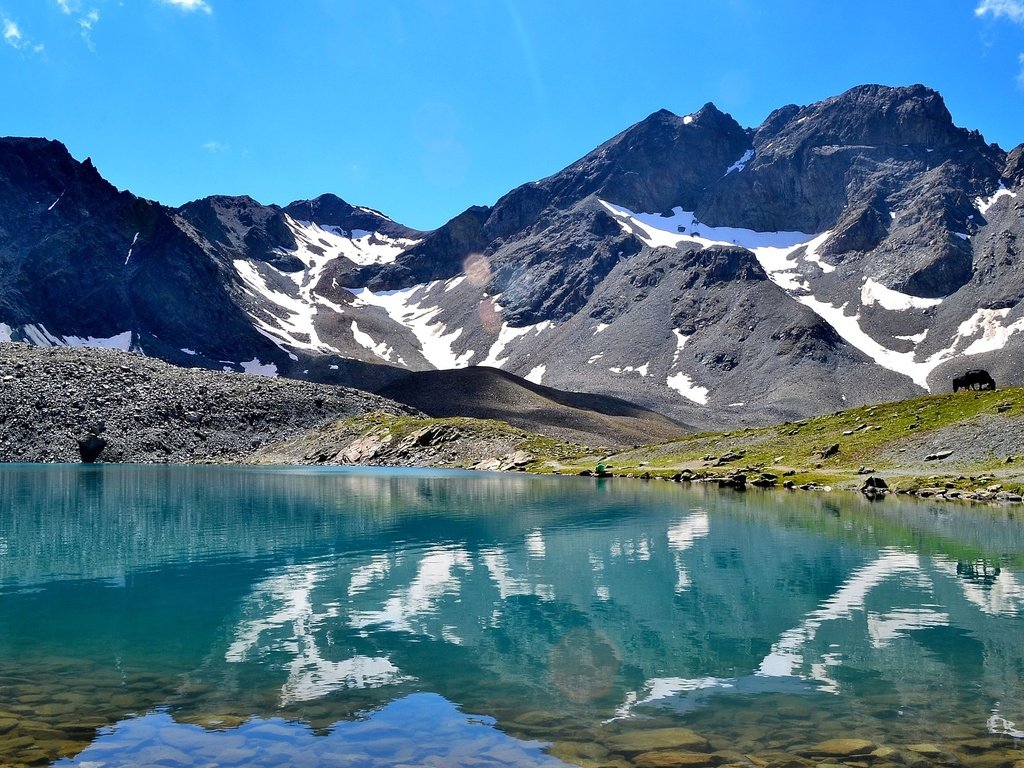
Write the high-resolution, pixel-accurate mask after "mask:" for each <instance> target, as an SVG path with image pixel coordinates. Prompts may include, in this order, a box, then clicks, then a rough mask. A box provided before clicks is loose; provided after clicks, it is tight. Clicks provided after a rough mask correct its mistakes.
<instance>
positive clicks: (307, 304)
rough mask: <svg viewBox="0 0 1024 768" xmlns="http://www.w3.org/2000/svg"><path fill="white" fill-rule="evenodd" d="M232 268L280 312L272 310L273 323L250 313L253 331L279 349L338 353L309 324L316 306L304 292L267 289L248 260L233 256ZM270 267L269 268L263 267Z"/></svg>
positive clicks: (262, 279) (311, 323)
mask: <svg viewBox="0 0 1024 768" xmlns="http://www.w3.org/2000/svg"><path fill="white" fill-rule="evenodd" d="M233 263H234V266H235V271H236V272H238V276H239V277H241V278H242V281H243V282H244V283H245V285H246V286H247V287H248V288H249V290H250V292H251V293H252V294H253V295H255V296H258V297H262V298H263V299H265V300H266V301H267V302H269V303H270V304H272V305H275V306H276V307H277V308H278V309H279V310H280V312H281V314H283V315H284V317H280V316H278V314H277V313H274V320H273V323H271V322H270V321H268V320H266V319H264V317H262V316H260V315H257V314H253V313H250V315H249V316H250V317H251V318H252V320H253V323H254V324H255V327H256V330H257V331H259V332H260V333H262V334H263V335H264V336H266V337H267V338H268V339H270V340H271V341H273V342H274V343H275V344H276V345H277V346H278V347H280V348H281V349H283V350H285V351H288V348H289V347H291V348H294V349H308V350H311V351H313V352H338V350H337V349H335V348H334V347H332V346H330V345H329V344H326V343H325V342H323V341H321V339H320V337H319V335H317V332H316V328H315V327H314V325H313V318H314V317H315V316H316V313H317V307H316V306H315V305H314V304H313V303H312V302H311V300H310V298H309V296H308V294H307V295H305V296H303V295H299V296H291V295H289V294H287V293H282V292H281V291H276V290H274V289H273V288H271V287H270V286H269V285H268V284H267V281H266V279H265V278H264V277H263V275H261V274H260V272H259V271H258V270H257V269H256V267H255V266H254V265H253V264H252V262H250V261H246V260H245V259H235V261H234V262H233ZM267 269H271V267H267Z"/></svg>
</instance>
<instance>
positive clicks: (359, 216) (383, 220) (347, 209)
mask: <svg viewBox="0 0 1024 768" xmlns="http://www.w3.org/2000/svg"><path fill="white" fill-rule="evenodd" d="M284 211H285V213H287V214H288V215H289V216H291V217H292V218H293V219H296V220H298V221H311V222H314V223H316V224H319V225H320V226H328V227H338V228H339V229H343V230H345V231H346V232H353V231H355V230H361V231H365V232H380V233H381V234H384V235H387V236H389V237H402V238H416V237H418V236H420V235H421V234H422V233H421V232H419V231H418V230H415V229H411V228H409V227H406V226H403V225H401V224H399V223H398V222H396V221H393V220H392V219H391V218H389V217H388V216H385V215H384V214H383V213H381V212H380V211H375V210H374V209H372V208H366V207H365V206H356V205H351V204H349V203H347V202H346V201H344V200H342V199H341V198H340V197H338V196H337V195H332V194H325V195H320V196H319V197H315V198H313V199H312V200H296V201H295V202H293V203H289V204H288V205H286V206H285V208H284Z"/></svg>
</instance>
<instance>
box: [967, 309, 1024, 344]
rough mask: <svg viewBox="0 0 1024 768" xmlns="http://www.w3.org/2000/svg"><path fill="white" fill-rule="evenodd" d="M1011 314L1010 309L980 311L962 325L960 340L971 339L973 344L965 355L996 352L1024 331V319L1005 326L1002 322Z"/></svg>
mask: <svg viewBox="0 0 1024 768" xmlns="http://www.w3.org/2000/svg"><path fill="white" fill-rule="evenodd" d="M1008 314H1010V310H1009V309H979V310H978V311H977V312H975V313H974V315H972V316H971V317H969V318H968V319H967V320H964V322H962V323H960V327H959V328H957V338H958V339H970V338H974V337H975V336H978V338H976V339H974V341H973V342H971V344H970V346H968V347H967V348H966V349H965V350H964V351H963V354H965V355H979V354H981V353H982V352H994V351H995V350H999V349H1002V348H1003V347H1005V346H1006V342H1007V341H1009V339H1010V337H1011V336H1012V335H1013V334H1015V333H1019V332H1020V331H1022V330H1024V318H1021V319H1020V320H1017V321H1016V322H1013V323H1010V325H1006V326H1004V325H1003V324H1002V321H1003V320H1005V319H1006V316H1007V315H1008Z"/></svg>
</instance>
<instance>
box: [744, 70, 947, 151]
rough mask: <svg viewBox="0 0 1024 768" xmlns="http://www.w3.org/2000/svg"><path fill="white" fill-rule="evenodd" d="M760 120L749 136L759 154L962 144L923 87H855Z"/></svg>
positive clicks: (940, 107) (944, 110) (941, 107)
mask: <svg viewBox="0 0 1024 768" xmlns="http://www.w3.org/2000/svg"><path fill="white" fill-rule="evenodd" d="M785 115H786V117H788V119H786V120H785V121H782V120H779V119H778V117H780V115H778V113H776V114H775V117H776V119H775V120H769V121H766V126H765V127H763V128H762V129H761V130H759V131H758V132H757V134H756V136H755V139H754V144H755V146H756V147H757V148H758V151H759V152H761V153H764V152H771V151H774V152H776V153H780V154H781V153H785V152H787V151H790V152H794V151H798V150H799V149H800V148H806V147H812V146H813V147H823V146H868V147H879V146H900V145H904V144H908V145H923V146H927V147H930V148H932V149H936V148H940V147H947V146H949V145H950V144H953V143H957V142H960V141H963V139H964V138H965V134H966V133H967V132H966V131H964V130H963V129H960V128H957V127H956V126H955V125H954V124H953V118H952V116H951V115H950V114H949V110H948V109H947V108H946V104H945V102H944V101H943V100H942V97H941V96H940V95H939V94H938V93H936V92H935V91H933V90H931V89H930V88H926V87H925V86H923V85H911V86H906V87H892V86H885V85H860V86H857V87H855V88H851V89H850V90H848V91H846V92H845V93H842V94H840V95H839V96H834V97H832V98H830V99H825V100H824V101H820V102H818V103H816V104H812V105H810V106H808V107H804V108H802V109H799V110H797V111H795V112H794V111H792V109H790V108H787V111H786V112H785Z"/></svg>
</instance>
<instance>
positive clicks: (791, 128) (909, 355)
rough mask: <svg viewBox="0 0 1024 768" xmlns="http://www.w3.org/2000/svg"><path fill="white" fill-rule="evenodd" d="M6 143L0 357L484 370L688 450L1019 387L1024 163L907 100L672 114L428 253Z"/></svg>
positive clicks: (1, 192) (286, 368) (502, 203)
mask: <svg viewBox="0 0 1024 768" xmlns="http://www.w3.org/2000/svg"><path fill="white" fill-rule="evenodd" d="M0 144H2V146H0V203H3V207H2V209H0V259H2V260H3V262H2V263H3V266H4V267H5V269H4V272H3V275H2V276H0V323H2V324H3V325H0V331H2V332H3V334H4V335H6V336H9V337H12V338H24V339H33V340H34V341H36V343H40V344H48V343H78V340H79V339H86V340H88V338H89V337H93V341H95V340H96V339H111V338H115V337H116V338H123V337H119V336H118V334H122V333H124V332H125V331H126V330H131V332H132V335H131V337H130V339H131V345H132V346H133V348H136V349H141V350H142V351H143V352H145V353H147V354H153V355H157V356H160V357H164V358H166V359H170V360H173V361H175V362H183V361H185V360H187V361H188V362H190V363H192V364H199V365H203V366H207V367H224V366H226V367H232V368H234V369H236V370H240V369H245V370H251V371H259V372H264V373H278V374H285V375H290V376H300V377H310V378H317V379H321V380H326V381H335V382H341V383H352V384H356V385H360V386H373V387H379V386H384V385H386V384H387V383H389V382H393V381H396V380H397V379H398V377H399V375H404V374H405V373H406V372H409V371H411V372H414V373H415V372H416V371H429V370H433V369H448V368H458V367H464V366H467V365H489V366H495V367H500V368H503V369H504V370H505V371H508V372H510V373H514V374H518V375H520V376H524V377H526V378H529V379H530V380H531V381H534V382H536V383H543V384H545V385H548V386H553V387H556V388H561V389H569V390H576V391H587V392H594V393H600V394H607V395H614V396H618V397H623V398H626V399H629V400H633V401H635V402H639V403H641V404H643V405H646V406H648V407H655V408H657V409H658V410H660V411H662V412H664V413H666V414H670V415H672V416H673V417H675V418H677V419H680V420H683V421H684V422H686V423H689V424H694V425H702V424H712V423H719V424H721V423H725V424H731V423H748V422H765V421H771V420H775V419H785V418H792V417H798V416H802V415H807V414H809V413H817V412H821V411H827V410H835V409H836V408H838V407H842V406H843V405H847V404H850V405H852V404H856V403H863V402H868V401H876V400H881V399H887V398H891V397H899V396H906V395H911V394H915V393H920V392H922V391H923V390H924V389H925V388H931V389H933V390H941V389H944V388H946V387H947V386H948V381H947V380H948V378H949V376H950V375H951V374H952V373H955V372H957V371H959V370H960V369H962V368H967V367H979V366H980V367H989V368H990V370H992V372H993V374H994V375H995V377H996V379H997V381H998V382H1015V383H1020V382H1018V381H1017V379H1016V378H1015V377H1017V376H1019V372H1018V371H1017V370H1016V368H1015V367H1014V366H1013V365H1012V363H1011V361H1012V359H1013V353H1014V352H1015V351H1016V350H1017V349H1018V348H1019V347H1020V345H1021V338H1024V337H1022V336H1021V334H1019V333H1018V331H1019V330H1022V329H1024V305H1022V304H1021V301H1022V298H1024V278H1022V277H1021V275H1022V274H1024V272H1022V270H1021V269H1020V267H1019V259H1020V255H1019V251H1020V245H1019V243H1020V242H1021V240H1020V238H1021V237H1022V236H1024V212H1022V211H1024V198H1022V197H1021V196H1020V192H1021V188H1022V185H1024V171H1022V168H1024V163H1022V157H1024V155H1022V148H1024V145H1022V147H1018V148H1016V149H1015V150H1013V151H1012V152H1010V153H1006V152H1004V151H1003V150H1002V149H1000V148H999V147H997V146H995V145H989V144H986V143H985V141H984V139H983V137H982V136H981V135H980V134H978V133H977V132H976V131H970V130H967V129H964V128H961V127H958V126H956V125H955V124H954V122H953V120H952V118H951V116H950V114H949V112H948V110H947V109H946V107H945V105H944V103H943V101H942V98H941V97H940V96H939V95H938V94H937V93H935V92H934V91H931V90H929V89H927V88H925V87H923V86H910V87H903V88H892V87H886V86H879V85H866V86H860V87H857V88H853V89H851V90H850V91H848V92H846V93H844V94H841V95H839V96H836V97H834V98H831V99H827V100H825V101H822V102H819V103H817V104H811V105H808V106H802V107H801V106H795V105H790V106H785V107H781V108H780V109H778V110H776V111H775V112H773V113H772V114H771V115H770V116H769V117H768V118H767V119H766V120H765V122H764V123H763V124H762V125H761V126H758V127H757V128H755V129H744V128H743V127H741V126H740V125H738V124H737V123H736V122H735V121H734V120H733V119H732V118H731V117H730V116H728V115H725V114H723V113H722V112H720V111H719V110H718V109H716V108H715V107H714V106H713V105H711V104H708V105H705V106H704V107H703V108H701V109H700V110H698V111H697V112H695V113H693V114H691V115H685V116H677V115H673V114H672V113H669V112H666V111H664V110H663V111H660V112H657V113H655V114H653V115H651V116H650V117H648V118H647V119H645V120H643V121H641V122H640V123H638V124H636V125H635V126H633V127H631V128H629V129H627V130H625V131H623V132H622V133H621V134H619V135H618V136H616V137H614V138H612V139H611V140H609V141H608V142H606V143H605V144H603V145H601V146H600V147H598V148H597V149H595V150H594V151H593V152H590V153H589V154H587V155H586V156H584V157H583V158H581V159H580V160H578V161H577V162H575V163H573V164H571V165H569V166H568V167H567V168H565V169H564V170H562V171H559V172H558V173H556V174H554V175H552V176H549V177H547V178H545V179H541V180H539V181H536V182H531V183H528V184H524V185H523V186H521V187H518V188H516V189H514V190H512V191H511V192H509V193H508V194H507V195H505V196H504V197H502V198H501V199H500V200H498V201H497V203H495V204H494V206H492V207H473V208H470V209H468V210H466V211H465V212H463V213H462V214H459V215H458V216H456V217H454V218H453V219H452V220H451V221H450V222H448V223H447V224H445V225H443V226H442V227H440V228H438V229H437V230H435V231H433V232H426V233H423V232H416V231H413V230H410V229H408V228H405V227H402V226H401V225H400V224H397V223H396V222H393V221H391V220H390V219H388V218H387V217H386V216H384V215H383V214H381V213H379V212H377V211H372V210H370V209H365V208H360V207H358V206H352V205H350V204H348V203H346V202H344V201H342V200H340V199H339V198H336V197H334V196H331V195H325V196H322V197H319V198H316V199H315V200H308V201H299V202H296V203H293V204H291V205H289V206H286V207H284V208H278V207H276V206H263V205H260V204H259V203H257V202H255V201H253V200H250V199H248V198H224V197H214V198H208V199H205V200H199V201H196V202H194V203H190V204H188V205H186V206H183V207H182V208H181V209H178V210H170V209H166V208H164V207H162V206H159V205H157V204H155V203H151V202H149V201H144V200H140V199H138V198H135V197H134V196H132V195H130V194H129V193H126V192H118V191H117V190H115V189H113V188H112V187H110V186H109V185H107V184H106V183H105V182H103V180H102V179H101V178H100V177H99V174H98V173H97V172H96V170H95V169H94V168H92V166H91V164H89V163H88V162H86V163H82V164H80V163H77V162H76V161H74V160H73V159H72V158H70V156H68V155H67V153H66V151H65V150H64V149H63V147H60V145H57V144H54V143H47V142H41V141H37V140H27V139H25V140H19V139H9V140H4V141H3V142H0ZM136 233H138V234H136ZM129 253H130V255H129ZM40 329H41V330H40ZM193 353H194V354H193ZM222 361H226V362H222ZM403 380H404V379H403ZM409 386H410V390H411V389H414V387H413V386H412V385H411V384H410V385H409Z"/></svg>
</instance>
